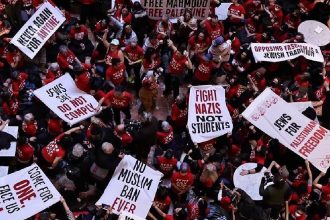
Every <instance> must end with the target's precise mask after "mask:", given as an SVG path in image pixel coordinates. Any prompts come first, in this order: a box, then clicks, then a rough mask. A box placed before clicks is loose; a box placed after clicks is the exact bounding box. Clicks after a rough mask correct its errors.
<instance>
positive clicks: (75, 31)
mask: <svg viewBox="0 0 330 220" xmlns="http://www.w3.org/2000/svg"><path fill="white" fill-rule="evenodd" d="M69 35H70V38H71V39H75V40H78V41H81V40H83V39H85V38H87V37H88V30H87V27H86V26H85V25H83V24H79V22H76V24H75V26H73V27H72V28H71V30H70V33H69Z"/></svg>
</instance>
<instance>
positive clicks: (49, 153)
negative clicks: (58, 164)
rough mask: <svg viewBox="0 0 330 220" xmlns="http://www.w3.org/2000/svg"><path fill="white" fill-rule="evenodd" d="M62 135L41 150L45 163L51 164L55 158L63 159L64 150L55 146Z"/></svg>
mask: <svg viewBox="0 0 330 220" xmlns="http://www.w3.org/2000/svg"><path fill="white" fill-rule="evenodd" d="M64 135H65V133H62V134H60V135H58V136H57V137H56V138H55V139H54V140H53V141H51V142H49V144H48V145H47V146H45V147H44V148H42V150H41V155H42V157H43V158H44V159H45V160H46V161H47V162H49V163H53V162H54V160H55V158H56V157H60V158H63V157H64V155H65V150H64V149H63V148H62V147H61V146H59V145H58V144H57V142H58V141H60V140H61V138H62V137H63V136H64Z"/></svg>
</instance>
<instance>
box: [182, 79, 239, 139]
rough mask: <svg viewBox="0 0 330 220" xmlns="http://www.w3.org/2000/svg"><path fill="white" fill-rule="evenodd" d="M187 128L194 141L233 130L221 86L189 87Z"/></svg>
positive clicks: (214, 136) (223, 90) (211, 137)
mask: <svg viewBox="0 0 330 220" xmlns="http://www.w3.org/2000/svg"><path fill="white" fill-rule="evenodd" d="M188 130H189V133H190V137H191V139H192V141H193V142H195V143H201V142H205V141H208V140H211V139H213V138H216V137H219V136H221V135H224V134H226V133H229V132H231V131H232V130H233V122H232V119H231V116H230V114H229V111H228V108H227V105H226V100H225V89H224V88H223V87H222V86H211V85H206V86H193V87H191V88H190V96H189V106H188Z"/></svg>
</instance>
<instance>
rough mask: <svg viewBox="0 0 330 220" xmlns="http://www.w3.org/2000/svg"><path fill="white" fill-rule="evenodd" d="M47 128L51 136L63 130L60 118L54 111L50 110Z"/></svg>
mask: <svg viewBox="0 0 330 220" xmlns="http://www.w3.org/2000/svg"><path fill="white" fill-rule="evenodd" d="M47 130H48V132H49V134H51V135H52V136H55V137H56V136H57V135H59V134H61V133H62V132H63V128H62V119H60V118H59V117H58V116H57V115H55V113H53V112H51V113H50V117H49V119H48V122H47Z"/></svg>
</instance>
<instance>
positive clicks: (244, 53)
mask: <svg viewBox="0 0 330 220" xmlns="http://www.w3.org/2000/svg"><path fill="white" fill-rule="evenodd" d="M240 58H241V59H242V60H246V59H247V58H248V54H247V52H246V51H243V52H242V53H241V57H240Z"/></svg>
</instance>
